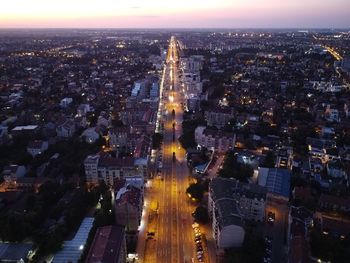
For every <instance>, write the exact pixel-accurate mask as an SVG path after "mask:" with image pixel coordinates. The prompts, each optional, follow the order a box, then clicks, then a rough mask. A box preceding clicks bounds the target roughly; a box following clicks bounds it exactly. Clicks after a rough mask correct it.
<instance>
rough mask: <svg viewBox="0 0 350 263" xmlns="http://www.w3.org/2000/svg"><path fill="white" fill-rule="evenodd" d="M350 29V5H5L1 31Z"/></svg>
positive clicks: (328, 1)
mask: <svg viewBox="0 0 350 263" xmlns="http://www.w3.org/2000/svg"><path fill="white" fill-rule="evenodd" d="M9 27H17V28H24V27H25V28H28V27H41V28H67V27H68V28H70V27H74V28H77V27H83V28H167V27H178V28H179V27H180V28H188V27H195V28H198V27H205V28H213V27H221V28H222V27H224V28H237V27H302V28H306V27H327V28H330V27H347V28H348V27H350V0H174V1H169V0H126V1H125V0H124V1H120V0H0V28H9Z"/></svg>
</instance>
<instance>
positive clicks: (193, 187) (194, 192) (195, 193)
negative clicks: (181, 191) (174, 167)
mask: <svg viewBox="0 0 350 263" xmlns="http://www.w3.org/2000/svg"><path fill="white" fill-rule="evenodd" d="M186 193H187V194H188V196H189V197H190V198H193V199H195V200H196V201H201V200H202V198H203V194H204V189H203V186H202V184H200V183H195V184H190V186H189V187H188V188H187V190H186Z"/></svg>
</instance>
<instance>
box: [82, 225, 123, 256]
mask: <svg viewBox="0 0 350 263" xmlns="http://www.w3.org/2000/svg"><path fill="white" fill-rule="evenodd" d="M124 239H125V232H124V227H122V226H104V227H99V228H98V229H97V231H96V234H95V237H94V240H93V242H92V244H91V247H90V250H89V254H88V256H87V258H86V261H85V262H86V263H98V262H108V263H117V262H119V257H120V256H124V255H121V253H123V251H122V250H123V245H124Z"/></svg>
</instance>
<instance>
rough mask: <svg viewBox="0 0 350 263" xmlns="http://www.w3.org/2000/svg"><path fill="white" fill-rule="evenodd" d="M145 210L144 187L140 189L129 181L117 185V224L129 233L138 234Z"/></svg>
mask: <svg viewBox="0 0 350 263" xmlns="http://www.w3.org/2000/svg"><path fill="white" fill-rule="evenodd" d="M142 208H143V186H142V187H141V188H139V187H138V186H137V185H135V184H133V183H129V182H128V181H126V180H124V181H120V183H116V184H115V204H114V209H115V214H116V222H117V224H120V225H123V226H125V227H126V231H127V232H137V231H138V228H139V226H140V224H141V217H142Z"/></svg>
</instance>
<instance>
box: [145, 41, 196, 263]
mask: <svg viewBox="0 0 350 263" xmlns="http://www.w3.org/2000/svg"><path fill="white" fill-rule="evenodd" d="M175 43H176V40H175V39H174V38H172V39H171V42H170V45H169V50H168V56H167V63H166V69H165V74H164V80H163V81H164V87H163V88H164V90H165V91H164V93H163V96H162V101H161V102H162V103H161V105H163V107H164V112H165V109H166V110H167V112H168V114H167V115H166V117H164V118H163V122H164V141H163V169H162V175H161V176H162V178H163V179H161V180H160V179H159V178H158V179H154V183H153V184H152V185H153V186H152V196H151V197H150V198H151V199H152V200H153V201H158V204H159V209H158V215H157V224H156V231H155V232H156V233H155V236H154V239H153V240H152V241H150V242H149V244H150V245H146V250H147V251H145V253H144V254H145V257H144V262H181V263H184V262H186V263H190V262H192V259H195V258H196V257H195V253H196V251H195V245H194V236H193V229H192V215H191V213H192V212H193V210H194V209H195V206H194V205H193V204H192V203H191V201H190V200H189V198H188V197H187V195H186V193H185V192H186V189H187V187H188V184H189V181H188V180H189V179H188V178H189V175H190V173H189V170H188V168H187V165H186V160H185V153H186V152H185V150H184V149H182V148H181V147H180V144H179V142H178V140H177V138H178V137H179V136H180V135H181V133H182V130H181V123H182V115H183V110H182V106H181V103H182V102H184V100H185V98H184V95H183V94H181V92H180V84H179V81H178V76H177V61H178V56H177V50H176V48H175ZM173 109H174V110H175V115H173V114H172V110H173ZM173 123H175V127H174V128H173ZM174 133H175V140H173V134H174ZM174 152H175V159H176V160H174V158H173V153H174ZM152 200H151V201H152Z"/></svg>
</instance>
